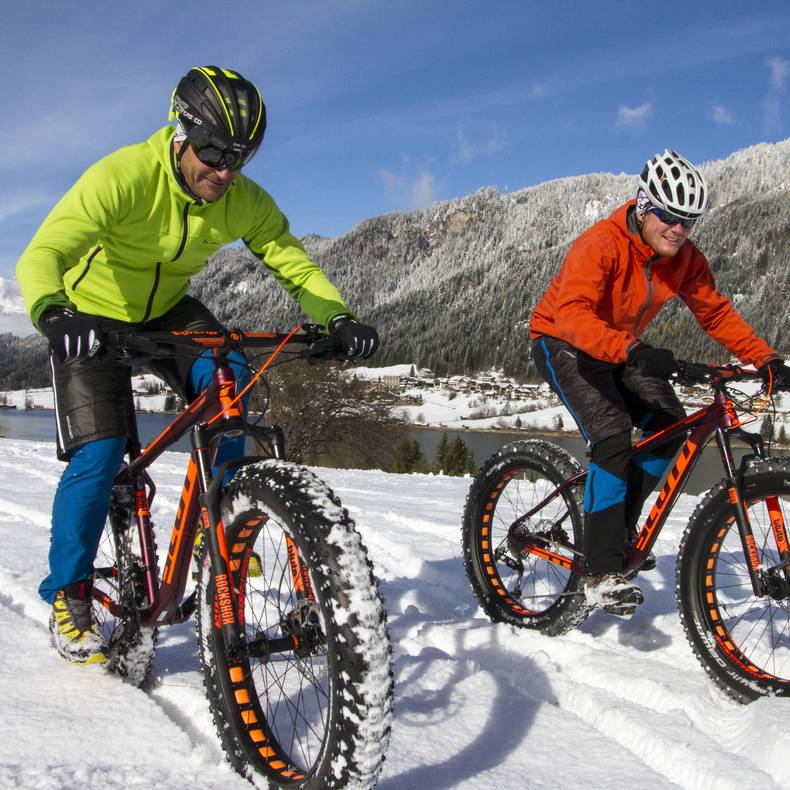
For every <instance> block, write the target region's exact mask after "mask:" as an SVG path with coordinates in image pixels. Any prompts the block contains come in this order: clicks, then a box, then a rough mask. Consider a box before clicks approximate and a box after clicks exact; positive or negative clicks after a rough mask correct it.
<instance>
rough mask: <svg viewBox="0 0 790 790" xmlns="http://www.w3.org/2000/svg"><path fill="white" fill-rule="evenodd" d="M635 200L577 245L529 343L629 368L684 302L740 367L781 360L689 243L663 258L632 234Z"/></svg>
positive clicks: (540, 309)
mask: <svg viewBox="0 0 790 790" xmlns="http://www.w3.org/2000/svg"><path fill="white" fill-rule="evenodd" d="M634 205H635V201H633V200H631V201H629V202H628V203H626V204H625V205H622V206H620V207H619V208H618V209H617V210H616V211H615V212H614V213H613V214H612V215H611V216H610V217H608V218H607V219H603V220H601V221H600V222H597V223H596V224H595V225H593V226H592V227H591V228H590V229H589V230H586V231H585V232H584V233H582V234H581V236H579V238H578V239H576V241H575V242H574V243H573V245H572V246H571V248H570V250H568V254H567V255H566V256H565V260H564V261H563V263H562V266H561V267H560V271H559V273H558V274H557V276H556V277H555V278H554V280H553V281H552V283H551V285H549V288H548V290H547V291H546V293H545V294H544V295H543V297H542V299H541V300H540V301H539V302H538V304H537V306H536V307H535V310H534V311H533V313H532V318H531V319H530V337H532V339H536V338H539V337H542V336H543V335H549V336H550V337H555V338H558V339H559V340H564V341H566V342H567V343H570V344H571V345H572V346H575V347H576V348H578V349H581V350H582V351H584V352H585V353H587V354H589V355H590V356H591V357H594V358H596V359H601V360H604V361H605V362H612V363H621V362H625V360H626V357H627V356H628V352H629V351H630V350H631V349H632V348H634V346H636V345H638V344H639V343H641V342H642V341H641V340H640V338H639V336H640V334H641V333H642V332H643V331H644V329H645V327H647V325H648V324H649V323H650V322H651V321H652V320H653V318H655V317H656V315H657V314H658V312H659V310H660V309H661V307H662V306H663V305H664V304H665V303H666V302H668V301H669V300H670V299H672V298H674V297H675V296H679V297H680V298H681V299H682V300H683V301H684V302H685V303H686V304H687V305H688V306H689V308H690V309H691V310H692V312H693V313H694V315H695V317H696V319H697V321H698V322H699V324H700V326H701V327H702V328H703V329H704V330H705V331H706V332H707V333H708V334H709V335H710V336H711V337H713V338H714V339H715V340H717V341H718V342H719V343H721V344H722V345H723V346H725V347H726V348H728V349H729V350H730V351H731V352H732V353H733V354H735V355H736V356H737V357H738V358H739V359H740V360H741V361H742V362H744V363H752V364H754V365H756V366H758V367H759V366H760V365H762V364H764V363H765V362H767V361H768V360H770V359H775V358H777V357H778V356H779V355H778V354H777V353H776V351H774V350H773V349H772V348H771V347H770V346H768V344H767V343H765V342H764V341H763V340H761V339H760V338H759V337H757V335H755V333H754V330H753V329H752V327H751V326H750V325H749V324H748V323H746V321H744V320H743V318H741V317H740V315H738V312H737V311H736V310H735V308H734V307H733V306H732V304H731V303H730V301H729V300H728V299H727V298H726V297H724V296H722V295H721V294H720V293H719V292H718V291H717V290H716V283H715V282H714V280H713V275H712V274H711V272H710V269H709V268H708V262H707V260H706V259H705V256H704V255H703V254H702V253H701V252H700V251H699V250H698V249H697V248H696V247H695V246H694V245H693V244H692V243H691V242H690V241H688V240H687V241H686V242H685V243H684V244H683V246H682V247H681V248H680V250H679V251H678V253H677V255H674V256H672V257H669V258H662V257H659V256H658V255H657V254H656V252H655V250H653V248H652V247H650V246H648V245H647V244H645V242H644V241H642V238H641V236H640V235H639V233H638V232H636V233H635V232H633V231H632V230H630V229H629V223H628V212H629V211H630V209H631V207H632V206H634Z"/></svg>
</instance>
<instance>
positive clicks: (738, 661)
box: [676, 458, 790, 702]
mask: <svg viewBox="0 0 790 790" xmlns="http://www.w3.org/2000/svg"><path fill="white" fill-rule="evenodd" d="M744 493H745V498H746V503H747V511H748V515H749V523H750V524H751V527H752V531H753V533H754V549H755V550H756V552H757V558H758V559H759V562H760V577H761V580H762V585H763V588H764V591H765V594H764V595H763V596H761V597H758V596H756V595H755V594H754V590H753V589H752V583H751V578H750V576H749V571H748V563H747V557H746V554H745V552H744V548H743V545H742V543H741V537H740V531H739V530H738V526H737V524H736V523H735V516H734V512H733V506H732V504H731V502H730V499H729V496H728V494H727V489H726V487H725V486H724V485H723V484H719V485H717V486H716V487H715V488H713V489H712V490H711V491H710V492H709V493H708V494H707V495H706V496H705V498H704V499H703V500H702V502H701V503H700V504H699V506H698V507H697V509H696V510H695V511H694V513H693V514H692V516H691V519H690V520H689V524H688V527H686V532H685V534H684V536H683V540H682V542H681V545H680V553H679V554H678V566H677V580H676V592H677V597H678V609H679V610H680V616H681V620H682V622H683V627H684V629H685V631H686V636H687V638H688V640H689V642H690V644H691V647H692V649H693V650H694V653H695V654H696V656H697V658H698V659H699V661H700V662H701V663H702V665H703V666H704V667H705V669H706V670H707V672H708V674H709V675H710V676H711V678H712V679H713V680H714V681H715V682H716V683H717V684H718V685H719V686H721V687H722V688H723V689H724V690H725V691H726V692H727V693H728V694H730V695H731V696H733V697H735V698H736V699H737V700H739V701H741V702H749V701H751V700H754V699H756V698H757V697H759V696H763V695H767V694H774V695H778V696H790V567H788V565H787V564H785V563H783V562H782V561H781V559H780V557H779V552H778V551H777V544H776V539H775V536H774V527H773V526H772V522H774V523H781V521H782V520H783V522H784V523H783V527H784V529H785V530H787V529H788V527H789V526H790V459H788V458H774V459H770V460H766V461H761V462H759V463H756V464H754V465H753V466H752V467H751V468H750V469H749V470H748V471H747V473H746V476H745V479H744ZM779 513H781V514H782V519H777V515H778V514H779Z"/></svg>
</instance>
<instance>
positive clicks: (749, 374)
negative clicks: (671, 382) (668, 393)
mask: <svg viewBox="0 0 790 790" xmlns="http://www.w3.org/2000/svg"><path fill="white" fill-rule="evenodd" d="M675 381H676V383H678V384H707V385H709V386H711V387H714V388H715V387H724V386H726V385H727V384H731V383H734V382H736V381H759V382H761V383H765V379H764V377H763V374H762V373H759V372H758V371H756V370H748V369H747V368H743V367H741V366H740V365H707V364H705V363H704V362H690V361H688V360H683V359H679V360H677V372H676V373H675Z"/></svg>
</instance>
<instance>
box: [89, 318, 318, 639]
mask: <svg viewBox="0 0 790 790" xmlns="http://www.w3.org/2000/svg"><path fill="white" fill-rule="evenodd" d="M300 329H302V327H297V329H295V330H294V331H293V332H291V333H289V334H287V335H281V334H274V333H244V334H242V333H240V332H231V333H229V334H226V333H220V332H203V331H199V332H173V333H147V334H146V333H140V334H139V335H132V334H128V335H127V334H125V333H118V335H117V336H116V337H115V341H114V342H115V344H116V345H117V346H119V347H121V348H125V347H129V348H131V349H132V351H131V352H129V355H130V356H131V357H132V358H134V357H135V356H136V355H137V354H142V355H144V356H147V357H149V358H152V357H157V356H167V355H168V353H169V354H170V355H172V354H173V353H174V352H173V348H172V347H170V346H169V342H173V343H176V344H177V346H178V348H180V349H182V353H183V349H184V347H185V346H186V347H187V348H191V349H192V350H194V347H195V345H197V346H198V347H199V348H200V349H201V350H205V349H211V351H212V359H213V360H214V363H215V369H214V372H213V376H212V383H211V384H210V385H209V387H207V388H206V389H205V390H204V391H203V392H201V393H200V394H199V395H198V396H197V397H196V398H195V399H194V400H193V401H192V402H191V403H190V404H189V405H188V406H187V407H186V408H185V409H184V410H183V411H182V412H181V413H179V414H178V415H177V416H176V417H175V419H174V420H173V421H172V422H171V423H170V425H168V426H167V428H165V430H164V431H162V433H160V434H159V436H157V437H156V438H155V439H153V441H151V442H150V443H149V444H148V445H147V446H146V447H145V448H144V449H141V447H140V442H139V439H138V437H137V435H136V433H135V435H134V436H133V437H131V438H132V440H131V442H130V445H131V446H130V450H129V459H130V460H129V465H128V466H127V467H126V468H124V469H123V470H122V471H121V472H120V473H119V475H118V476H117V477H116V479H115V485H120V486H131V487H132V490H133V511H134V515H135V518H136V521H137V529H138V533H139V536H140V547H141V557H142V562H143V568H144V573H145V577H144V578H145V589H146V598H147V604H148V605H147V607H146V608H145V609H143V610H141V611H140V612H139V613H138V615H139V625H140V626H142V627H153V626H157V625H162V624H173V623H178V622H182V621H184V620H186V619H188V618H189V617H190V616H191V614H192V612H193V611H194V609H195V605H196V604H195V595H194V593H193V594H192V595H191V596H190V597H189V598H187V599H186V600H183V596H184V590H185V588H186V583H187V579H188V577H189V568H190V563H191V561H192V549H193V546H194V543H195V538H196V535H197V530H198V528H199V526H202V527H203V528H204V529H205V532H206V537H207V539H208V541H209V556H210V558H211V562H212V570H213V571H214V579H215V585H216V590H217V598H218V604H219V606H218V613H219V619H220V623H219V624H221V625H222V630H223V634H224V635H225V637H226V644H228V646H229V647H230V646H231V645H232V644H234V643H235V642H237V640H238V633H239V630H238V629H239V617H238V612H237V610H236V601H235V598H234V595H233V594H232V589H231V585H230V583H229V581H228V580H229V579H230V578H231V570H232V568H233V563H234V562H237V561H238V560H234V558H233V557H232V550H230V551H229V549H228V546H227V544H226V542H225V530H224V526H223V524H222V519H221V517H220V505H219V502H220V498H221V494H222V490H221V482H222V478H223V475H224V473H225V472H226V471H227V469H229V468H235V467H238V466H242V465H244V464H245V463H254V462H255V461H259V460H260V458H241V459H234V460H233V461H229V462H227V463H226V464H223V465H222V467H220V468H219V469H217V470H214V471H213V473H212V461H213V458H214V456H215V454H216V449H217V447H218V444H219V440H220V439H221V438H222V436H223V435H225V434H227V433H244V434H246V435H251V436H253V437H255V438H257V439H259V440H263V441H264V442H266V443H267V444H268V445H269V446H270V448H271V457H274V458H282V457H284V449H283V441H282V431H281V430H280V429H279V428H277V427H269V428H261V427H257V426H253V425H249V424H248V423H247V422H246V421H245V419H244V415H243V411H242V406H241V397H242V396H243V395H244V394H245V393H246V392H247V391H248V390H249V389H250V388H251V387H252V385H253V384H254V382H255V380H257V378H258V377H259V376H260V375H261V374H262V373H263V371H264V370H265V369H266V368H267V367H268V366H269V365H270V364H271V362H272V360H273V359H274V357H275V356H276V355H277V354H278V353H279V351H280V350H281V349H282V348H283V347H284V346H285V344H286V343H289V342H294V343H301V344H302V345H304V346H307V345H309V344H311V343H312V342H313V341H314V340H315V337H314V335H313V334H309V333H308V334H306V335H297V334H296V332H297V331H298V330H300ZM229 341H231V343H230V344H229ZM243 347H246V348H251V347H252V348H272V347H276V350H275V351H274V352H273V353H272V354H271V356H269V358H268V359H267V361H266V362H265V363H264V365H263V366H262V367H261V368H260V369H259V370H258V371H257V373H256V374H255V376H254V377H253V379H252V381H251V382H250V383H249V384H248V385H247V387H245V389H244V390H243V391H242V392H240V393H236V379H235V376H234V374H233V371H232V370H231V368H230V367H229V366H228V365H227V361H226V359H225V357H224V352H226V351H229V350H231V349H232V348H243ZM135 430H136V429H135ZM188 431H192V434H191V441H192V451H191V453H190V456H189V462H188V464H187V470H186V476H185V478H184V484H183V487H182V491H181V498H180V501H179V504H178V509H177V511H176V517H175V522H174V524H173V527H172V530H171V534H170V544H169V546H168V550H167V558H166V561H165V566H164V569H163V571H162V575H161V579H160V577H159V575H158V572H157V568H158V564H157V558H156V550H155V545H154V537H153V526H152V522H151V510H150V508H151V503H152V501H153V498H154V495H155V492H156V488H155V486H154V483H153V480H152V479H151V477H150V476H149V475H148V472H147V469H148V467H149V466H151V464H152V463H153V462H154V461H155V460H156V459H157V458H158V457H159V456H160V455H161V454H162V453H163V452H164V451H165V450H167V449H168V448H169V447H171V446H172V445H173V444H174V443H175V442H177V441H178V440H179V439H180V438H181V437H182V436H184V435H185V434H186V433H187V432H188ZM289 558H290V565H291V572H292V573H293V574H294V586H295V589H296V590H297V591H300V590H301V591H302V593H303V595H304V597H308V598H309V596H310V594H311V593H312V590H310V589H309V587H308V589H305V585H304V582H303V579H304V578H305V577H306V572H305V570H304V569H303V568H302V567H301V564H300V561H299V556H298V552H297V551H296V549H295V547H291V546H290V545H289ZM97 572H102V571H101V570H99V569H97ZM104 572H107V569H104ZM109 572H112V571H109ZM94 596H95V597H96V598H97V600H98V601H99V602H100V603H101V604H102V605H103V606H104V607H106V608H107V609H108V610H109V611H110V612H111V613H112V614H113V615H114V616H116V617H120V616H121V611H120V605H119V603H118V602H117V601H115V600H113V599H111V598H110V597H109V596H107V595H106V594H105V593H102V592H100V591H99V590H97V589H96V588H94Z"/></svg>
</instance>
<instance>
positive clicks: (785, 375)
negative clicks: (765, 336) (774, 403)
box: [757, 359, 790, 390]
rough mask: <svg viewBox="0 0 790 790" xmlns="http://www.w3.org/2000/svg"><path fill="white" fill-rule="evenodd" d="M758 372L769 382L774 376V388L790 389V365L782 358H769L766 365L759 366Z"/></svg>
mask: <svg viewBox="0 0 790 790" xmlns="http://www.w3.org/2000/svg"><path fill="white" fill-rule="evenodd" d="M757 372H758V373H759V374H760V375H761V376H762V377H763V381H765V383H766V384H767V383H768V382H769V381H770V379H771V378H772V377H773V386H774V389H780V390H785V389H790V367H788V366H787V365H785V363H784V362H783V361H782V360H781V359H769V360H768V362H766V363H765V364H764V365H760V367H759V368H757Z"/></svg>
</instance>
